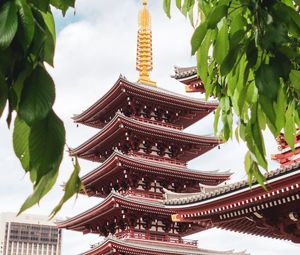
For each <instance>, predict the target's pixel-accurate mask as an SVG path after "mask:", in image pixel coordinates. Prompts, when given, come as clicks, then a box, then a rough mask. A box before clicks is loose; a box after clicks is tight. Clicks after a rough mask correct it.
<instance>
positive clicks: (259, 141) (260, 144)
mask: <svg viewBox="0 0 300 255" xmlns="http://www.w3.org/2000/svg"><path fill="white" fill-rule="evenodd" d="M251 127H252V135H253V142H254V144H255V147H256V148H257V150H255V151H254V153H255V157H256V159H257V162H258V163H259V164H260V165H261V166H262V167H263V168H265V169H267V168H268V163H267V161H266V159H265V155H266V149H265V144H264V139H263V136H262V132H261V128H260V126H259V120H258V118H257V117H256V121H255V122H254V123H253V124H252V125H251Z"/></svg>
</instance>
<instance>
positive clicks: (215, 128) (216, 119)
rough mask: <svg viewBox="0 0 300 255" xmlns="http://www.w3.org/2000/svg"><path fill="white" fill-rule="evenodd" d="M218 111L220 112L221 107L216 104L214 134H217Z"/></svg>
mask: <svg viewBox="0 0 300 255" xmlns="http://www.w3.org/2000/svg"><path fill="white" fill-rule="evenodd" d="M220 112H221V107H220V106H218V108H217V110H216V113H215V119H214V134H215V135H217V133H218V124H219V119H220Z"/></svg>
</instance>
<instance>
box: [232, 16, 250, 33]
mask: <svg viewBox="0 0 300 255" xmlns="http://www.w3.org/2000/svg"><path fill="white" fill-rule="evenodd" d="M229 12H230V11H229ZM246 26H247V20H246V19H245V17H244V16H243V15H242V13H239V14H237V15H235V16H234V17H233V18H232V21H231V24H230V34H232V35H233V34H234V33H235V32H237V31H239V30H244V29H245V27H246Z"/></svg>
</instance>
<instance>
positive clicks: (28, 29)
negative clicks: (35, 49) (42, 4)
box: [16, 0, 35, 50]
mask: <svg viewBox="0 0 300 255" xmlns="http://www.w3.org/2000/svg"><path fill="white" fill-rule="evenodd" d="M16 3H17V6H18V14H19V17H20V21H21V28H22V34H23V36H22V40H20V42H21V44H22V47H23V49H24V50H27V49H28V48H29V46H30V44H31V42H32V39H33V36H34V29H35V24H34V18H33V15H32V12H31V9H30V7H29V5H28V4H27V2H26V0H16Z"/></svg>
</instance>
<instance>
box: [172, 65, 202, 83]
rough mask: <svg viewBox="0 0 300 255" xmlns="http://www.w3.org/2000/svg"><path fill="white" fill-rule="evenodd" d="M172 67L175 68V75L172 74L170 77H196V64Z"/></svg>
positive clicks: (177, 78) (178, 78)
mask: <svg viewBox="0 0 300 255" xmlns="http://www.w3.org/2000/svg"><path fill="white" fill-rule="evenodd" d="M174 69H175V75H172V78H175V79H176V80H180V79H183V78H192V77H197V66H191V67H178V66H175V67H174Z"/></svg>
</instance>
